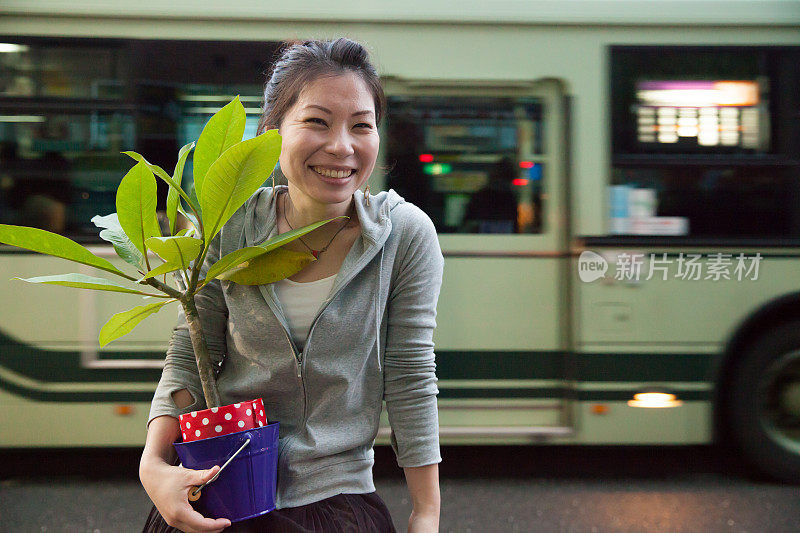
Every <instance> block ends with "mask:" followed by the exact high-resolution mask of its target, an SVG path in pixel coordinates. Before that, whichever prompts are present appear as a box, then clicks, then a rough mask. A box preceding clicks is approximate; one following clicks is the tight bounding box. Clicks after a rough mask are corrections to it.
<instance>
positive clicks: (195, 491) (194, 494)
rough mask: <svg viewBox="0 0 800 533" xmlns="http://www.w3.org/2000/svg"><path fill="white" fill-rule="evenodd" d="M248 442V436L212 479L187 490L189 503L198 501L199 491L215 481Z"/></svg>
mask: <svg viewBox="0 0 800 533" xmlns="http://www.w3.org/2000/svg"><path fill="white" fill-rule="evenodd" d="M248 435H249V434H248ZM250 441H251V439H250V437H249V436H248V437H247V439H246V440H245V441H244V444H242V445H241V446H240V447H239V449H238V450H236V451H235V452H234V453H233V455H231V456H230V457H229V458H228V460H227V461H225V463H224V464H223V465H222V466H221V467H220V469H219V470H218V471H217V473H216V474H214V477H212V478H211V479H209V480H208V481H206V482H205V483H203V484H202V485H200V486H199V487H197V486H194V487H192V488H190V489H189V494H188V498H189V501H190V502H196V501H197V500H199V499H200V495H201V491H202V490H203V489H204V488H206V485H208V484H209V483H211V482H212V481H214V480H216V479H217V478H218V477H219V475H220V474H221V473H222V471H223V470H225V467H227V466H228V465H229V464H230V463H231V461H233V460H234V459H235V458H236V456H237V455H239V452H241V451H242V450H244V449H245V448H246V447H247V445H248V444H250Z"/></svg>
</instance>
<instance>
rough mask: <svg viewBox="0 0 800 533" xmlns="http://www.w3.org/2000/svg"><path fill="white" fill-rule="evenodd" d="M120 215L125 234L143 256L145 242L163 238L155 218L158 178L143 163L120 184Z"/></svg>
mask: <svg viewBox="0 0 800 533" xmlns="http://www.w3.org/2000/svg"><path fill="white" fill-rule="evenodd" d="M117 215H118V217H119V223H120V226H122V229H123V231H124V232H125V234H126V235H127V236H128V237H129V238H130V240H131V242H132V243H133V245H134V246H135V247H136V249H137V250H139V251H140V252H141V253H142V255H144V254H146V253H147V247H146V246H145V243H144V241H145V239H147V238H148V237H160V236H161V229H160V228H159V227H158V219H157V218H156V178H155V176H153V173H152V172H151V171H150V169H149V167H148V166H147V165H146V164H145V163H143V162H141V161H140V162H138V163H136V165H134V167H133V168H132V169H131V170H130V171H129V172H128V173H127V174H125V177H123V178H122V181H121V182H120V184H119V188H118V189H117Z"/></svg>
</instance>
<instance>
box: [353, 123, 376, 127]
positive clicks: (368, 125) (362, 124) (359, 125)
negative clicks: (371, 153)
mask: <svg viewBox="0 0 800 533" xmlns="http://www.w3.org/2000/svg"><path fill="white" fill-rule="evenodd" d="M356 127H357V128H372V124H369V123H367V122H359V123H358V124H356Z"/></svg>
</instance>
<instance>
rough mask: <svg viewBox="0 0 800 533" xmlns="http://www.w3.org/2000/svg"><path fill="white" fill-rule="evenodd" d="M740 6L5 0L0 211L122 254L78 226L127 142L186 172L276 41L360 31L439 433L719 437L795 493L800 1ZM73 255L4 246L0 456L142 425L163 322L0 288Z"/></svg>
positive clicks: (527, 441)
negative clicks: (204, 134) (102, 334)
mask: <svg viewBox="0 0 800 533" xmlns="http://www.w3.org/2000/svg"><path fill="white" fill-rule="evenodd" d="M729 4H731V6H730V9H723V8H722V7H721V3H720V2H714V1H702V0H701V1H698V2H692V4H691V9H687V8H683V9H675V5H676V3H674V2H664V1H634V0H624V1H620V2H599V1H587V2H582V3H581V6H582V7H581V9H579V10H578V9H574V8H573V7H571V6H570V3H568V2H564V3H552V2H537V1H533V2H525V3H517V4H514V6H515V7H514V12H507V11H504V10H503V9H500V8H499V7H497V6H496V5H495V4H494V3H490V2H489V3H484V4H481V3H468V4H459V5H456V4H455V3H454V2H450V1H433V2H427V3H425V5H424V6H422V5H418V6H416V7H415V8H413V9H412V7H413V6H409V7H403V6H402V5H399V4H398V5H393V6H384V7H381V8H378V7H374V8H373V7H370V8H366V7H365V6H363V5H359V6H355V5H350V4H344V5H340V6H338V7H337V8H336V10H335V11H331V9H330V8H329V7H327V4H324V3H323V2H318V1H310V2H306V3H304V4H303V6H302V8H301V7H291V6H284V7H279V6H271V7H270V8H268V9H265V8H264V7H263V6H261V5H258V6H257V5H256V4H255V3H252V4H251V3H243V4H242V5H240V6H231V5H226V6H225V7H224V9H223V8H221V7H216V6H214V5H211V4H208V5H204V6H200V7H193V8H192V9H190V8H189V7H186V5H185V4H175V5H172V6H166V5H164V4H163V3H156V2H153V1H151V0H142V1H140V2H136V3H134V4H130V3H122V2H83V3H81V4H80V5H79V6H78V5H67V4H64V5H61V4H59V5H55V4H53V3H51V2H35V1H30V0H27V1H22V0H6V2H5V3H4V15H3V16H2V18H0V223H6V224H22V225H31V226H36V227H41V228H45V229H49V230H50V231H56V232H60V233H62V234H64V235H66V236H68V237H70V238H72V239H74V240H76V241H78V242H81V243H83V244H85V245H87V246H88V247H89V248H90V249H91V250H92V251H94V252H95V253H96V254H98V255H100V256H102V257H106V258H109V259H110V260H111V261H112V262H115V264H117V266H119V267H121V268H123V269H124V268H125V267H124V265H123V264H122V262H121V261H120V260H118V259H117V258H116V255H115V254H114V251H113V249H112V247H111V246H110V245H108V243H105V242H104V241H102V240H100V239H99V238H98V231H99V230H98V228H96V227H94V225H93V224H92V223H91V218H92V217H93V216H94V215H97V214H99V215H107V214H109V213H112V212H114V211H115V207H114V199H115V191H116V187H117V185H118V184H119V181H120V179H121V178H122V176H123V175H124V174H125V172H127V170H128V169H129V168H130V166H131V164H132V161H131V160H129V159H128V158H127V157H126V156H124V155H121V154H120V152H121V151H123V150H129V149H134V150H136V151H137V152H139V153H142V154H144V155H145V156H146V157H148V159H149V160H150V161H151V162H154V163H157V164H159V165H161V166H162V167H164V168H172V167H173V165H174V162H175V158H176V154H177V149H178V147H180V146H182V145H183V144H185V143H187V142H189V141H191V140H195V139H196V138H197V136H198V135H199V133H200V130H201V128H202V126H203V124H204V123H205V121H206V120H207V119H208V118H209V117H210V115H211V114H212V113H213V112H215V111H216V110H217V109H219V108H220V107H221V106H222V105H223V104H224V103H226V102H227V101H229V100H230V99H231V98H232V97H233V96H235V95H240V98H241V101H242V102H243V103H244V106H245V109H246V111H247V117H248V121H247V128H246V133H245V135H246V136H252V135H254V133H255V129H256V124H257V121H258V116H259V112H260V106H261V94H262V88H263V83H264V73H265V72H266V71H268V70H269V67H270V64H271V61H273V60H274V59H275V57H276V53H277V52H278V51H279V50H280V47H281V46H282V43H283V42H286V41H288V40H297V39H309V38H330V37H334V36H342V35H344V36H349V37H352V38H354V39H357V40H359V41H361V42H364V43H365V44H366V45H367V47H368V48H369V49H370V50H371V53H372V56H373V58H374V60H375V62H376V64H377V66H378V68H379V71H380V73H381V75H382V79H383V82H384V87H385V91H386V94H387V98H388V113H387V117H386V120H385V123H384V124H383V126H382V129H381V132H380V134H381V137H382V143H381V151H380V154H379V165H378V167H376V171H375V172H374V174H373V176H372V177H371V178H370V188H371V190H373V191H376V190H381V189H388V188H393V189H395V190H396V191H398V192H399V193H400V194H401V195H402V196H403V197H405V198H406V199H407V200H408V201H411V202H413V203H415V204H416V205H418V206H420V207H421V208H422V209H423V210H425V211H426V213H428V215H429V216H430V217H431V219H432V220H433V221H434V223H435V225H436V228H437V230H438V233H439V241H440V244H441V248H442V251H443V254H444V256H445V274H444V282H443V287H442V292H441V297H440V300H439V306H438V316H437V323H438V326H437V329H436V332H435V342H436V363H437V376H438V379H439V381H438V385H439V391H440V392H439V415H440V435H441V442H442V444H444V445H493V444H506V445H519V446H533V445H536V444H556V445H561V444H563V445H704V444H712V443H723V444H728V443H732V444H735V445H736V447H737V449H738V450H739V451H741V452H742V457H743V459H744V460H746V461H749V462H751V463H753V464H755V465H756V466H757V467H759V468H760V469H762V470H763V471H764V472H766V473H767V474H770V475H772V476H775V477H777V478H779V479H783V480H787V481H796V480H798V479H800V478H799V477H798V476H800V121H798V119H797V117H798V109H800V69H798V68H797V65H798V64H800V46H798V45H800V42H799V41H798V29H799V28H800V10H798V9H797V3H794V2H763V1H761V2H756V1H738V2H730V3H729ZM668 5H669V6H672V7H671V8H669V9H667V7H668ZM678 5H679V4H678ZM493 6H494V7H493ZM548 6H549V7H548ZM687 7H688V6H687ZM545 8H546V9H545ZM191 175H192V174H191V159H190V162H189V164H187V166H186V169H185V174H184V177H183V179H184V184H186V185H188V183H189V182H190V180H191ZM265 178H266V177H265ZM162 185H163V184H160V186H162ZM160 192H161V193H162V201H163V196H165V195H166V189H163V190H161V191H160ZM75 268H76V267H75V266H73V265H72V264H67V263H66V262H64V261H61V260H58V259H53V258H50V257H45V256H41V255H37V254H33V253H29V252H26V251H25V250H21V249H18V248H12V247H1V248H0V273H2V274H3V276H2V277H3V279H2V281H0V301H1V302H3V303H4V305H3V306H2V308H0V447H2V448H7V449H8V448H36V447H111V446H114V447H119V446H123V447H134V446H141V445H142V444H143V442H144V438H145V424H146V421H147V414H148V408H149V402H150V400H151V398H152V394H153V391H154V389H155V385H156V383H157V380H158V377H159V375H160V369H161V367H162V365H163V357H164V351H165V347H166V342H167V339H168V338H169V335H170V332H171V329H172V327H173V326H174V324H175V319H176V316H174V315H170V314H169V312H168V311H164V312H162V313H160V314H158V315H154V316H152V317H150V318H149V319H147V320H146V321H145V322H143V323H142V324H141V325H140V326H139V327H138V328H137V329H136V330H135V331H134V332H132V333H131V334H129V335H127V336H125V337H123V338H121V339H119V340H118V341H115V342H113V343H111V344H110V345H108V346H105V347H103V348H101V347H100V346H99V344H98V341H97V336H98V332H99V329H100V327H101V326H102V324H103V323H104V322H105V321H106V320H107V319H108V318H109V317H110V316H111V315H112V314H114V313H116V312H119V311H122V310H125V309H128V308H130V307H132V306H133V305H135V302H132V300H131V299H129V298H127V297H126V295H119V294H115V293H105V292H103V293H100V292H98V293H95V292H92V291H79V290H74V289H67V288H61V287H47V288H43V287H39V286H35V285H28V284H24V283H20V282H12V281H8V279H9V278H11V277H13V276H24V277H31V276H38V275H47V274H58V273H66V272H73V271H76V270H75ZM77 271H78V272H82V273H86V274H92V275H99V273H97V272H94V271H93V269H91V268H90V267H78V270H77ZM389 438H390V429H389V425H388V420H387V419H386V418H385V417H384V419H383V421H382V425H381V430H380V432H379V434H378V438H377V441H376V442H377V444H387V443H388V442H389ZM532 449H533V448H532ZM532 453H535V452H534V451H532Z"/></svg>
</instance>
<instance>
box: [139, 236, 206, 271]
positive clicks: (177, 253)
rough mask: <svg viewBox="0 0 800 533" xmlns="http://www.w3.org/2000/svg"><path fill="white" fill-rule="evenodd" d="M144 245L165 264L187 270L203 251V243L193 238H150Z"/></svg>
mask: <svg viewBox="0 0 800 533" xmlns="http://www.w3.org/2000/svg"><path fill="white" fill-rule="evenodd" d="M145 244H146V245H147V247H148V248H149V249H151V250H153V251H154V252H155V253H157V254H158V255H159V256H161V258H162V259H163V260H164V261H166V262H167V263H172V264H175V265H179V266H180V267H182V268H188V267H189V262H190V261H193V260H194V259H197V257H198V256H199V255H200V252H202V251H203V241H201V240H200V239H195V238H194V237H150V238H149V239H147V240H146V241H145Z"/></svg>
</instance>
